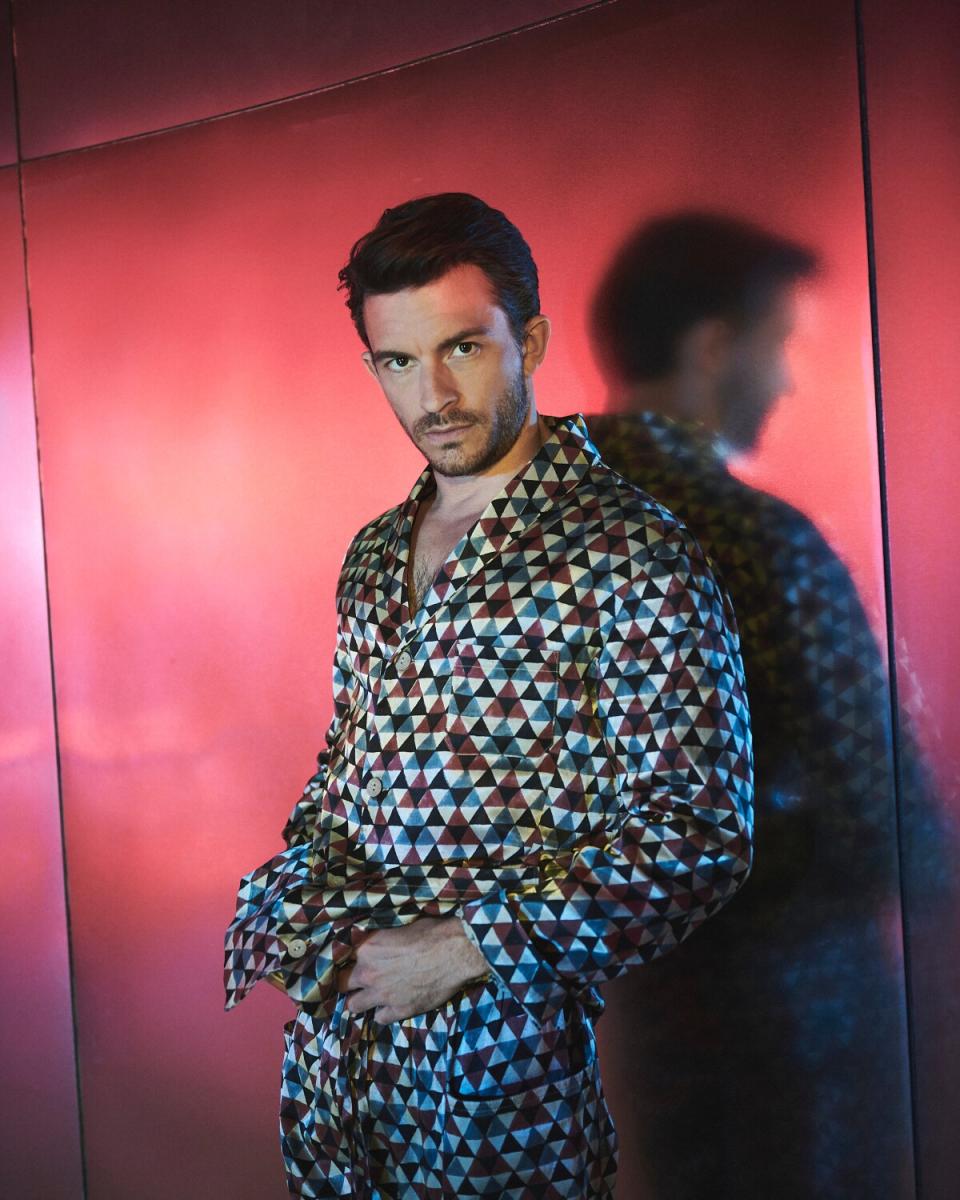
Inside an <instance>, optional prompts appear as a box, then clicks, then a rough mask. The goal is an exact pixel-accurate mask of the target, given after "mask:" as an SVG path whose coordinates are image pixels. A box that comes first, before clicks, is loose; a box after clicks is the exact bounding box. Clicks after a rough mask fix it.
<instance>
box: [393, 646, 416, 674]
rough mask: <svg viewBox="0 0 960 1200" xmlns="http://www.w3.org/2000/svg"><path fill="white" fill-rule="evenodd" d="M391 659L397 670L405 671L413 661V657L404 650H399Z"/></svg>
mask: <svg viewBox="0 0 960 1200" xmlns="http://www.w3.org/2000/svg"><path fill="white" fill-rule="evenodd" d="M393 661H394V664H395V665H396V668H397V670H398V671H405V670H406V669H407V667H409V666H410V664H411V663H412V662H413V658H412V657H411V656H410V654H409V653H408V652H407V651H406V650H401V651H400V653H399V654H398V655H397V657H396V658H395V659H394V660H393Z"/></svg>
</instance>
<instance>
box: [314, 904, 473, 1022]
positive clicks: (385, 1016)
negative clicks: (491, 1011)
mask: <svg viewBox="0 0 960 1200" xmlns="http://www.w3.org/2000/svg"><path fill="white" fill-rule="evenodd" d="M488 969H489V964H488V963H487V960H486V959H485V958H484V957H483V955H482V954H481V953H480V951H479V950H478V949H477V948H476V946H474V944H473V943H472V942H471V941H470V939H469V938H468V937H467V935H466V934H465V933H464V931H463V926H462V925H461V923H460V921H459V919H458V918H457V917H420V918H419V920H416V921H414V922H413V923H412V924H410V925H404V926H401V927H400V928H399V929H378V930H376V932H374V933H372V934H370V936H369V937H368V938H365V939H364V941H363V942H361V943H360V946H359V947H358V949H357V954H356V958H355V960H354V961H353V962H352V963H351V964H350V965H349V966H347V967H344V968H343V970H342V971H340V972H339V974H338V976H337V987H338V988H339V990H340V991H341V992H347V993H348V995H347V1001H346V1007H347V1008H348V1009H349V1010H350V1012H355V1013H358V1012H366V1011H367V1010H368V1009H371V1008H372V1009H375V1010H376V1011H375V1013H374V1016H375V1018H376V1020H377V1021H378V1022H379V1023H380V1024H382V1025H388V1024H389V1023H390V1022H391V1021H402V1020H404V1019H405V1018H407V1017H414V1016H416V1015H417V1014H418V1013H424V1012H429V1010H430V1009H432V1008H439V1006H440V1005H441V1004H444V1003H445V1002H446V1001H447V1000H449V999H450V997H451V996H453V995H454V994H455V993H456V992H458V991H459V990H460V988H462V987H463V985H464V984H465V983H468V982H469V981H470V980H472V979H479V978H482V977H483V976H484V975H486V974H487V971H488Z"/></svg>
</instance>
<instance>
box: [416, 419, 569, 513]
mask: <svg viewBox="0 0 960 1200" xmlns="http://www.w3.org/2000/svg"><path fill="white" fill-rule="evenodd" d="M547 432H548V431H547V428H546V426H545V425H544V423H543V421H542V419H540V418H536V419H535V420H534V421H532V422H531V424H529V425H526V426H524V428H523V430H522V432H521V434H520V436H519V437H518V438H517V440H516V442H514V444H513V446H512V447H511V448H510V450H509V451H508V452H507V453H506V454H505V455H504V457H503V458H501V459H500V460H499V462H496V463H494V464H493V466H492V467H490V468H488V469H487V470H486V471H483V472H481V473H480V474H478V475H440V474H439V473H437V472H434V480H435V482H436V485H437V492H436V497H435V498H434V501H433V504H432V506H431V507H432V509H433V512H434V515H435V516H437V517H441V516H442V518H443V519H444V520H450V521H452V520H456V519H457V518H458V517H460V516H466V515H469V514H479V513H481V512H483V510H484V509H485V508H486V507H487V505H488V504H489V503H490V501H491V500H492V499H493V497H494V496H495V495H496V494H497V493H498V492H500V491H502V490H503V489H504V488H505V487H506V485H507V484H508V483H509V482H510V480H511V479H512V478H513V477H514V475H516V474H517V472H518V471H520V470H522V468H523V467H525V466H526V465H527V463H528V462H529V461H530V460H531V459H532V458H533V457H534V455H535V454H536V453H537V451H538V450H539V449H540V447H541V446H542V445H543V441H544V438H545V437H546V435H547Z"/></svg>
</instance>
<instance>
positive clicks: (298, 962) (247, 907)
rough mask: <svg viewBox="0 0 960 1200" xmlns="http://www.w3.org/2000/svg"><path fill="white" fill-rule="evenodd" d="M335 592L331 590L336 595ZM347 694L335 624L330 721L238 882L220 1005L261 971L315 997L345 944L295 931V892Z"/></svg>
mask: <svg viewBox="0 0 960 1200" xmlns="http://www.w3.org/2000/svg"><path fill="white" fill-rule="evenodd" d="M339 592H340V589H339V587H338V595H339ZM352 694H353V683H352V674H351V671H350V667H349V658H348V656H347V654H346V652H345V648H344V644H343V637H342V628H341V629H340V630H338V634H337V649H336V653H335V655H334V663H333V718H332V720H331V722H330V725H329V727H328V729H327V734H326V739H325V746H324V749H323V750H321V751H320V753H319V754H318V755H317V770H316V772H315V773H314V774H313V775H312V776H311V777H310V779H309V780H308V781H307V784H306V786H305V787H304V789H303V792H302V794H301V796H300V798H299V799H298V800H297V802H296V804H295V805H294V806H293V811H292V812H291V813H290V815H289V817H288V818H287V822H286V824H285V826H284V828H283V840H284V842H285V843H286V848H285V849H284V850H281V851H280V852H279V853H278V854H276V855H274V856H273V857H272V858H270V859H268V861H267V862H265V863H263V864H262V865H261V866H259V867H257V868H256V869H255V870H253V871H251V872H249V874H247V875H245V876H244V877H243V878H242V879H241V880H240V886H239V888H238V892H237V909H236V915H235V916H234V919H233V921H231V923H230V925H229V926H228V927H227V931H226V936H225V942H224V985H225V990H226V997H227V1001H226V1006H227V1008H228V1009H229V1008H233V1007H234V1006H235V1005H236V1004H238V1003H239V1002H240V1001H241V1000H242V999H243V997H244V996H245V995H246V994H247V993H248V992H249V991H250V989H251V988H252V987H253V986H254V984H255V983H256V982H257V980H259V979H260V978H262V977H263V976H264V975H267V974H270V973H278V974H279V975H280V976H281V977H282V978H283V980H284V983H285V985H286V988H287V991H288V993H289V994H290V996H291V997H292V998H293V999H294V1000H297V1001H300V1000H303V999H305V998H311V999H314V998H316V996H317V995H318V994H319V989H318V985H317V981H318V980H319V979H327V978H329V976H330V974H331V972H332V971H333V970H334V969H335V967H336V964H337V962H339V961H340V960H341V959H342V957H343V956H344V954H345V953H347V951H348V949H349V947H346V946H344V945H343V944H341V943H340V942H337V941H336V940H335V939H334V935H333V931H332V930H331V929H329V928H327V927H326V926H321V927H320V928H318V929H317V930H316V935H315V936H314V937H312V938H307V937H305V936H303V913H302V912H301V911H300V905H299V897H301V896H304V895H310V894H312V893H313V892H315V891H316V888H315V886H314V882H315V881H314V873H313V846H314V839H315V837H316V833H317V820H318V817H319V814H320V812H321V809H322V805H323V795H324V790H325V787H326V780H327V770H328V768H329V764H330V760H331V758H332V756H333V755H334V754H335V753H336V752H337V750H338V749H339V746H340V744H341V742H342V739H343V736H344V730H345V722H346V719H347V716H348V713H349V711H350V707H351V703H352Z"/></svg>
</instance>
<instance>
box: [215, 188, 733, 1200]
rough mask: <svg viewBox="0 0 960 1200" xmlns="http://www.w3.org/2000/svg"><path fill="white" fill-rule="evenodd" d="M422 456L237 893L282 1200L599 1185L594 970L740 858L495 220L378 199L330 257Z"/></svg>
mask: <svg viewBox="0 0 960 1200" xmlns="http://www.w3.org/2000/svg"><path fill="white" fill-rule="evenodd" d="M341 279H342V283H343V285H344V286H345V288H346V290H347V297H348V304H349V307H350V311H351V314H352V316H353V319H354V322H355V324H356V327H357V330H358V332H359V334H360V336H361V338H362V340H363V342H364V345H365V346H366V351H365V353H364V356H363V357H364V362H365V363H366V366H367V369H368V370H369V371H371V372H372V374H373V375H374V376H375V378H376V379H377V380H378V382H379V383H380V385H381V387H382V388H383V391H384V393H385V395H386V397H387V400H388V401H389V403H390V405H391V407H392V408H393V411H394V413H395V415H396V417H397V419H398V420H399V421H400V423H401V425H402V426H403V428H404V430H405V431H406V432H407V434H408V435H409V436H410V438H411V439H412V441H413V442H414V444H415V445H416V446H417V448H418V449H419V450H420V451H421V453H422V454H423V455H424V457H425V458H426V459H427V463H428V466H427V468H426V470H425V471H424V473H423V474H422V475H421V477H420V479H419V480H418V481H417V483H416V485H415V486H414V489H413V491H412V492H411V494H410V496H409V497H408V499H407V500H406V501H405V503H404V504H402V505H401V506H399V507H398V508H394V509H391V510H390V511H389V512H387V513H385V514H384V515H383V516H381V517H378V518H377V519H376V520H375V521H372V522H371V523H370V524H368V525H367V526H366V527H365V528H364V529H362V530H361V531H360V532H359V533H358V534H357V536H356V538H355V539H354V541H353V543H352V545H351V546H350V548H349V550H348V552H347V556H346V560H345V562H344V566H343V571H342V573H341V577H340V581H339V586H338V611H339V614H340V624H339V631H338V637H337V649H336V656H335V666H334V700H335V715H334V719H333V723H332V725H331V728H330V731H329V733H328V737H327V750H326V752H325V753H324V754H323V755H321V763H320V770H319V772H318V774H317V775H315V776H314V777H313V779H311V780H310V782H309V783H308V784H307V787H306V790H305V792H304V794H303V797H302V798H301V800H300V802H299V803H298V805H297V806H296V808H295V809H294V812H293V814H292V816H291V818H290V821H289V822H288V825H287V827H286V830H285V836H286V841H287V844H288V849H287V851H285V852H284V853H282V854H280V855H277V856H276V857H275V858H273V859H271V860H270V862H268V863H267V864H266V865H265V866H264V867H262V868H260V869H259V870H258V871H255V872H253V873H252V874H251V875H250V876H248V877H247V878H246V879H245V880H244V881H243V884H242V886H241V896H240V907H239V910H238V914H237V919H236V921H235V922H234V924H233V925H232V926H231V929H230V931H229V932H228V937H227V988H228V1006H229V1005H231V1004H233V1003H236V1001H237V1000H239V999H240V998H241V997H242V995H243V994H244V993H245V992H246V991H247V990H248V989H249V988H250V986H252V984H253V983H254V982H255V980H256V979H257V978H259V977H260V976H261V975H264V974H268V973H275V974H276V976H277V977H278V979H279V981H280V982H281V983H282V986H284V987H285V989H286V991H287V992H288V994H289V995H290V996H291V998H292V999H293V1000H294V1001H295V1002H296V1003H297V1005H298V1006H299V1012H298V1015H297V1017H296V1018H295V1020H294V1021H292V1022H291V1023H290V1024H289V1026H288V1028H287V1039H288V1040H287V1054H286V1059H285V1065H284V1085H283V1098H282V1110H281V1125H282V1141H283V1150H284V1157H285V1161H286V1166H287V1174H288V1183H289V1187H290V1190H291V1192H292V1193H293V1194H294V1195H299V1196H305V1197H318V1196H340V1195H350V1196H356V1197H359V1196H369V1197H423V1198H426V1197H446V1196H450V1197H467V1196H492V1195H497V1196H505V1197H511V1198H516V1200H520V1198H521V1197H528V1198H530V1200H532V1198H534V1197H543V1198H544V1200H549V1198H551V1197H557V1198H560V1197H565V1198H570V1200H573V1198H574V1197H576V1198H577V1200H580V1198H583V1197H608V1196H611V1195H612V1187H613V1179H614V1170H615V1139H614V1134H613V1129H612V1126H611V1123H610V1120H609V1117H608V1114H607V1112H606V1108H605V1105H604V1101H603V1096H602V1093H601V1090H600V1082H599V1078H598V1075H597V1061H596V1051H595V1044H594V1038H593V1028H592V1016H593V1015H595V1014H596V1012H597V1011H598V1009H599V1002H598V997H597V994H596V992H595V991H594V986H595V985H596V984H598V983H601V982H603V981H604V980H607V979H611V978H613V977H614V976H616V975H619V974H620V973H622V972H623V971H624V970H625V969H626V968H627V967H628V966H630V965H632V964H636V963H642V962H645V961H648V960H650V959H652V958H654V957H655V956H656V955H658V954H660V953H661V952H662V951H665V950H667V949H670V948H671V947H672V946H674V945H676V944H677V943H678V942H679V941H680V940H681V939H683V938H685V937H686V936H687V935H688V934H689V933H690V932H691V930H692V929H694V928H695V927H696V926H698V925H699V924H700V923H701V922H702V921H703V920H704V919H705V918H706V917H707V916H709V915H710V914H711V913H712V912H713V911H714V910H716V909H717V908H719V907H720V905H721V904H723V903H724V902H725V901H726V900H727V899H728V898H729V897H730V895H731V894H732V893H733V891H734V890H735V888H736V887H737V886H738V885H739V884H740V882H741V881H742V880H743V879H744V878H745V876H746V874H747V871H748V868H749V861H750V791H751V785H750V758H749V729H748V718H747V711H746V708H745V705H744V702H743V695H742V690H741V677H740V666H739V660H738V657H737V648H736V640H735V635H734V634H733V633H732V632H731V627H730V625H729V624H728V621H729V612H728V611H727V610H726V609H725V606H724V601H723V598H722V596H721V594H720V593H719V591H718V589H717V587H716V585H715V583H714V581H713V579H712V577H711V575H710V573H709V571H708V569H707V568H706V566H705V564H704V562H703V559H702V557H701V555H700V552H699V549H698V547H697V546H696V544H695V543H694V542H693V541H692V540H691V539H690V538H689V537H688V535H687V534H686V532H685V530H684V529H683V528H682V527H681V526H679V525H678V523H677V522H676V521H675V520H673V518H672V517H671V516H670V515H669V514H668V513H667V512H665V511H664V510H663V509H662V508H660V507H659V506H658V505H656V504H655V503H653V502H652V501H651V500H650V499H649V497H647V496H645V495H643V494H642V493H640V492H638V491H636V490H635V489H633V488H631V487H628V486H626V485H625V484H624V483H623V482H622V481H621V480H620V479H618V478H617V477H616V476H614V475H613V474H611V472H610V471H608V470H607V468H606V467H605V466H604V465H603V464H602V463H601V461H600V459H599V457H598V456H597V454H596V452H595V450H594V449H593V447H592V446H591V444H590V443H589V441H588V440H587V439H586V436H585V432H584V429H583V427H582V425H581V424H580V423H579V421H578V420H575V419H567V420H558V419H554V418H548V417H540V416H538V415H537V409H536V405H535V402H534V396H533V386H532V377H533V375H534V373H535V371H536V369H537V367H538V366H539V365H540V363H541V362H542V361H543V358H544V355H545V353H546V350H547V343H548V339H549V332H550V326H549V323H548V321H547V319H546V318H545V317H544V316H543V315H542V314H541V313H540V311H539V295H538V281H537V272H536V267H535V266H534V263H533V259H532V257H531V255H530V251H529V248H528V246H527V244H526V242H525V241H524V240H523V238H522V237H521V235H520V233H519V231H518V230H517V229H516V228H515V227H514V226H513V225H511V224H510V222H509V221H508V220H507V219H506V217H504V216H503V214H502V213H500V212H498V211H496V210H495V209H491V208H490V207H488V206H487V205H486V204H484V203H483V202H482V201H480V200H478V199H476V198H475V197H472V196H467V195H461V194H445V195H440V196H430V197H425V198H423V199H419V200H414V201H410V202H409V203H406V204H402V205H400V206H398V207H397V208H393V209H389V210H387V211H386V212H385V213H384V214H383V216H382V217H381V219H380V222H379V223H378V224H377V226H376V228H375V229H373V230H372V231H371V232H370V233H368V234H367V235H365V236H364V237H362V238H361V239H360V240H359V241H358V242H357V243H356V245H355V246H354V248H353V251H352V253H351V255H350V261H349V263H348V264H347V266H346V267H345V268H344V270H343V272H342V273H341Z"/></svg>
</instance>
